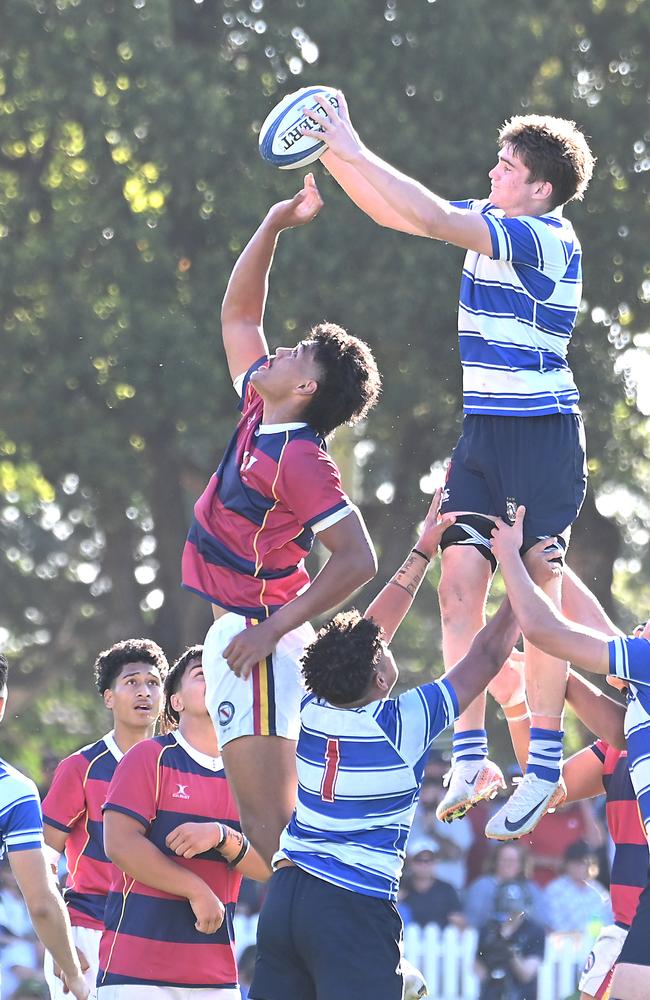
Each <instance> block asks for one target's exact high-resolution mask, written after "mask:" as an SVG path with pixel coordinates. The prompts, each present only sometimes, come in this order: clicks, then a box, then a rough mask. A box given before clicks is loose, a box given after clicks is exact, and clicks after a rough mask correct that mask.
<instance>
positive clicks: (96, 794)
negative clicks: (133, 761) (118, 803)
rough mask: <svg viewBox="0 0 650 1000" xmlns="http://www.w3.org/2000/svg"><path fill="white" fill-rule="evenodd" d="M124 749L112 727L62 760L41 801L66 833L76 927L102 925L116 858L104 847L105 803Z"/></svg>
mask: <svg viewBox="0 0 650 1000" xmlns="http://www.w3.org/2000/svg"><path fill="white" fill-rule="evenodd" d="M121 759H122V751H121V750H120V748H119V747H118V745H117V743H116V742H115V740H114V738H113V734H112V733H108V734H107V735H106V736H103V737H102V739H101V740H97V742H96V743H93V744H92V745H91V746H87V747H82V749H81V750H77V752H76V753H73V754H72V755H71V756H70V757H66V758H65V759H64V760H62V761H61V763H60V764H59V766H58V767H57V769H56V771H55V772H54V778H53V779H52V784H51V786H50V790H49V792H48V793H47V795H46V796H45V799H44V801H43V819H44V821H45V822H46V823H49V824H50V826H53V827H54V828H55V829H56V830H62V831H63V832H64V833H67V834H68V839H67V840H66V842H65V856H66V862H67V866H68V877H67V879H66V887H65V891H64V897H65V901H66V903H67V906H68V911H69V914H70V922H71V923H72V925H73V926H74V927H92V928H94V929H95V930H102V929H103V927H104V907H105V906H106V896H107V895H108V889H109V886H110V884H111V879H112V867H113V866H112V864H111V862H110V861H109V860H108V858H107V857H106V854H105V853H104V825H103V820H102V805H103V804H104V799H105V798H106V791H107V789H108V786H109V784H110V782H111V779H112V777H113V773H114V771H115V768H116V767H117V765H118V762H119V761H120V760H121Z"/></svg>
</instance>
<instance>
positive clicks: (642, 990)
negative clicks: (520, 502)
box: [485, 507, 650, 1000]
mask: <svg viewBox="0 0 650 1000" xmlns="http://www.w3.org/2000/svg"><path fill="white" fill-rule="evenodd" d="M524 513H525V511H524V508H523V507H520V508H519V509H518V511H517V514H516V517H515V523H514V525H512V526H510V525H506V524H504V523H503V522H501V523H498V524H497V526H496V528H495V532H494V535H493V545H494V550H495V554H496V555H497V558H498V559H499V562H500V564H501V572H502V573H503V576H504V578H505V582H506V588H507V591H508V595H509V596H510V600H511V603H512V607H513V610H514V612H515V615H516V617H517V620H518V622H519V625H520V626H521V630H522V632H523V634H524V635H525V636H526V637H527V638H528V639H530V641H531V642H534V643H535V645H536V646H537V647H538V648H539V649H542V650H544V652H546V653H548V654H549V655H550V656H556V657H560V658H562V659H566V660H570V661H571V662H572V663H574V664H575V665H576V666H577V667H581V668H582V669H584V670H590V671H592V672H593V673H597V674H606V675H608V676H609V677H610V678H611V679H613V680H614V684H615V686H620V685H621V684H623V685H624V686H625V688H626V689H627V708H626V712H625V724H624V731H625V741H626V744H627V758H628V767H629V771H630V777H631V779H632V785H633V786H634V791H635V794H636V798H637V802H638V806H639V812H640V814H641V820H642V822H643V825H644V828H645V831H646V837H647V838H648V840H649V841H650V621H648V622H646V623H645V625H640V626H639V627H638V628H637V629H636V630H635V633H634V635H631V636H625V635H623V633H621V632H620V631H618V629H612V631H613V632H614V634H611V635H607V634H605V633H603V632H601V631H598V630H596V629H592V628H587V627H585V626H583V625H580V624H577V623H576V622H574V621H569V620H568V619H567V618H565V617H564V616H563V615H562V614H560V613H559V612H558V611H557V610H556V608H555V607H554V606H553V604H552V603H551V602H550V601H549V600H548V598H547V597H546V596H545V595H544V594H543V593H542V591H541V590H540V589H539V588H537V587H535V586H534V584H533V582H532V580H531V579H530V577H529V576H528V573H527V572H526V569H525V567H524V565H523V563H522V561H521V556H520V554H519V549H520V547H521V539H522V535H523V520H524ZM584 591H585V594H586V595H588V597H589V598H590V599H591V600H592V601H595V598H594V597H593V595H592V594H590V593H589V591H588V590H587V588H584ZM603 617H604V613H603ZM495 820H497V817H493V818H492V819H491V820H490V822H489V823H488V825H487V826H486V828H485V832H486V834H487V835H488V836H493V837H497V838H500V833H501V831H500V829H499V827H498V823H497V824H495ZM649 937H650V882H649V883H648V885H646V888H645V889H644V890H643V892H642V893H641V897H640V899H639V904H638V907H637V911H636V915H635V917H634V920H633V921H632V926H631V927H630V930H629V932H628V935H627V938H626V940H625V943H624V945H623V948H622V949H621V953H620V955H619V958H618V961H617V964H616V970H615V972H614V978H613V980H612V986H611V995H612V997H614V996H616V997H620V998H622V1000H623V998H625V1000H627V998H632V997H645V996H647V995H648V970H649V968H650V954H649V953H648V939H649Z"/></svg>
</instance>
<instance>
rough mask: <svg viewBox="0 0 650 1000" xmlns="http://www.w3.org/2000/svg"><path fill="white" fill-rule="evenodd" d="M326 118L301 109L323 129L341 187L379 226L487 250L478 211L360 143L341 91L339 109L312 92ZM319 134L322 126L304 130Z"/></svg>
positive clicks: (327, 160) (489, 242)
mask: <svg viewBox="0 0 650 1000" xmlns="http://www.w3.org/2000/svg"><path fill="white" fill-rule="evenodd" d="M316 100H317V101H318V102H319V104H321V107H322V108H323V113H324V115H325V118H323V117H321V115H318V117H316V116H315V115H313V114H311V113H310V112H309V111H308V109H306V108H305V109H304V112H305V115H306V116H307V117H311V118H312V119H313V120H314V122H316V123H317V124H318V125H319V126H320V127H321V128H322V130H323V131H324V133H325V136H324V138H325V140H326V142H327V146H328V151H327V152H326V153H324V155H323V157H322V160H323V163H324V165H325V166H326V167H327V169H328V170H329V171H330V173H331V174H332V175H333V176H334V177H335V178H336V180H337V181H338V182H339V184H340V185H341V187H342V188H343V190H344V191H345V192H346V194H348V195H349V197H350V198H351V199H352V200H353V201H354V202H355V203H356V204H357V205H358V206H359V208H360V209H362V211H364V212H366V214H367V215H369V216H370V217H371V218H372V219H374V220H375V221H376V222H378V223H379V224H380V225H382V226H389V227H390V228H391V229H398V230H400V231H402V232H406V233H412V234H414V235H416V236H429V237H432V238H434V239H437V240H444V241H445V242H447V243H453V244H454V245H455V246H459V247H464V248H466V249H468V250H476V251H477V252H478V253H483V254H487V255H490V254H491V253H492V240H491V238H490V232H489V229H488V225H487V223H486V222H485V220H484V219H483V218H482V216H481V215H480V214H478V213H476V212H469V211H466V210H464V209H460V208H456V207H455V206H454V205H452V204H451V203H450V202H449V201H446V200H445V199H444V198H440V197H439V196H438V195H436V194H434V193H433V191H429V190H428V188H426V187H424V185H423V184H420V183H419V182H418V181H416V180H414V179H413V178H412V177H408V176H407V175H406V174H402V173H400V171H399V170H396V169H395V168H394V167H392V166H391V165H390V164H389V163H386V162H385V161H384V160H382V159H380V158H379V157H378V156H376V155H375V154H374V153H373V152H371V150H369V149H368V148H367V147H366V146H364V145H363V143H362V142H361V140H360V138H359V136H358V135H357V133H356V132H355V130H354V128H353V127H352V123H351V121H350V116H349V112H348V108H347V103H346V100H345V97H344V95H343V94H342V93H340V92H339V95H338V100H339V108H338V111H337V110H336V109H335V108H334V107H332V105H331V104H330V103H329V102H327V101H324V100H322V99H321V98H320V96H319V95H316ZM307 134H312V135H314V137H315V138H319V139H322V138H323V134H322V132H314V133H307Z"/></svg>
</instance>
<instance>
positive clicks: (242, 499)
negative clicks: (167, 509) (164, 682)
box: [183, 357, 351, 618]
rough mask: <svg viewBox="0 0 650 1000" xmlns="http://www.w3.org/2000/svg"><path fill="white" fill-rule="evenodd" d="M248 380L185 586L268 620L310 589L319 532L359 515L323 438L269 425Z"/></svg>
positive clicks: (202, 507)
mask: <svg viewBox="0 0 650 1000" xmlns="http://www.w3.org/2000/svg"><path fill="white" fill-rule="evenodd" d="M267 363H268V358H266V357H263V358H259V359H258V360H257V361H256V362H255V364H253V365H252V366H251V367H250V369H249V370H248V372H247V373H246V376H245V378H244V382H243V386H242V394H241V403H240V406H241V410H242V416H241V420H240V422H239V424H238V425H237V429H236V430H235V433H234V434H233V436H232V438H231V440H230V443H229V445H228V447H227V449H226V452H225V454H224V456H223V459H222V461H221V464H220V466H219V468H218V469H217V471H216V472H215V473H214V475H213V476H212V478H211V479H210V482H209V483H208V485H207V487H206V489H205V491H204V492H203V494H202V496H201V497H199V499H198V500H197V502H196V505H195V507H194V520H193V522H192V526H191V528H190V531H189V535H188V538H187V542H186V544H185V550H184V552H183V586H184V587H186V588H187V589H188V590H192V591H194V592H195V593H197V594H199V595H200V596H201V597H204V598H205V599H206V600H208V601H211V602H212V603H214V604H218V605H220V607H222V608H225V609H226V610H227V611H235V612H237V613H238V614H242V615H246V616H248V617H251V618H265V617H267V616H268V615H269V614H270V613H272V612H273V611H275V610H277V609H278V608H280V607H282V606H283V605H284V604H286V603H287V602H288V601H291V600H293V598H294V597H296V595H297V594H299V593H300V592H301V591H302V590H303V589H304V588H305V587H306V586H307V584H308V583H309V576H308V574H307V571H306V569H305V565H304V559H305V556H306V555H307V554H308V553H309V552H310V550H311V547H312V544H313V541H314V534H315V533H317V532H318V531H322V530H323V529H324V528H327V527H330V526H331V525H332V524H335V523H336V521H338V520H340V519H341V518H342V517H345V516H346V515H347V514H348V513H349V512H350V510H351V505H350V501H349V500H348V498H347V496H346V495H345V493H344V492H343V488H342V486H341V478H340V474H339V470H338V468H337V467H336V464H335V463H334V462H333V461H332V459H331V458H330V457H329V455H328V454H327V451H326V448H325V442H324V440H323V439H322V438H321V437H320V436H319V435H318V434H317V433H316V431H315V430H314V429H313V428H312V427H310V426H309V425H308V424H305V423H291V424H266V425H265V424H263V423H262V416H263V401H262V399H261V397H260V395H259V394H258V393H257V391H256V390H255V387H254V386H253V385H252V384H251V382H250V375H251V374H252V372H254V371H256V370H257V369H258V368H260V367H261V366H262V365H264V364H267Z"/></svg>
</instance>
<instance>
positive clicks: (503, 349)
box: [452, 199, 582, 417]
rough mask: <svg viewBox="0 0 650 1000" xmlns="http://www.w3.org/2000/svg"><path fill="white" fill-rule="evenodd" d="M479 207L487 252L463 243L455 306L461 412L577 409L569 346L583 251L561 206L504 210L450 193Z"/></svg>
mask: <svg viewBox="0 0 650 1000" xmlns="http://www.w3.org/2000/svg"><path fill="white" fill-rule="evenodd" d="M452 204H453V205H455V206H456V207H457V208H465V209H467V210H469V211H474V212H480V213H481V214H482V215H483V218H484V219H485V221H486V222H487V224H488V227H489V230H490V237H491V239H492V255H491V256H490V257H488V256H486V255H485V254H479V253H476V251H474V250H468V252H467V254H466V256H465V263H464V265H463V273H462V278H461V284H460V296H459V306H458V336H459V341H460V358H461V363H462V366H463V407H464V412H465V413H485V414H489V415H491V416H503V417H539V416H546V415H548V414H552V413H578V412H579V407H578V401H579V399H580V395H579V393H578V389H577V388H576V384H575V382H574V379H573V374H572V372H571V369H570V368H569V365H568V362H567V349H568V346H569V341H570V339H571V334H572V333H573V328H574V326H575V321H576V316H577V313H578V307H579V305H580V299H581V296H582V251H581V248H580V243H579V241H578V239H577V237H576V235H575V232H574V231H573V227H572V225H571V223H570V222H569V221H568V220H566V219H564V218H563V217H562V214H561V209H559V208H558V209H554V210H553V211H552V212H549V213H548V214H547V215H542V216H538V217H534V216H518V217H516V218H507V217H505V216H504V215H503V212H502V211H501V210H500V209H497V208H495V207H494V206H493V205H491V204H490V202H488V201H475V200H471V199H470V200H469V201H455V202H452Z"/></svg>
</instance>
